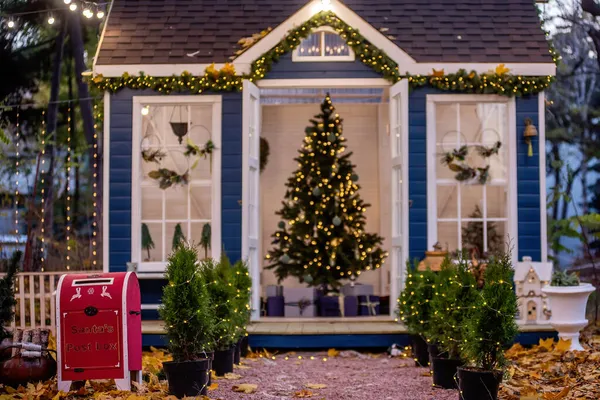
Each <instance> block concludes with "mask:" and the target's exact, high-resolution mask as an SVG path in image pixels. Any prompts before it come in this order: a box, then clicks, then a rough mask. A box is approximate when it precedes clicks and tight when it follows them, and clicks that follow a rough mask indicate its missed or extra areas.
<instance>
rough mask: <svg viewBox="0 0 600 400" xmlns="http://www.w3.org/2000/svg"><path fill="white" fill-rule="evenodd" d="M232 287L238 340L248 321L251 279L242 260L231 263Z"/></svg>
mask: <svg viewBox="0 0 600 400" xmlns="http://www.w3.org/2000/svg"><path fill="white" fill-rule="evenodd" d="M231 277H232V282H233V287H234V289H235V291H236V295H235V299H234V304H235V308H234V310H233V311H234V313H235V315H234V320H235V325H236V339H237V340H239V339H240V338H241V337H242V336H244V335H245V334H246V325H247V324H248V322H250V293H251V290H252V279H251V278H250V271H248V266H247V264H246V263H245V262H243V261H238V262H236V263H235V264H234V265H233V269H232V271H231Z"/></svg>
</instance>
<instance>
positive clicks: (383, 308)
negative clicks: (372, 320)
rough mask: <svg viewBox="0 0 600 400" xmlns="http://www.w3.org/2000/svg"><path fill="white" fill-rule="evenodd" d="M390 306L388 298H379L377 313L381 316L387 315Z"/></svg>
mask: <svg viewBox="0 0 600 400" xmlns="http://www.w3.org/2000/svg"><path fill="white" fill-rule="evenodd" d="M390 305H391V303H390V296H381V297H380V298H379V313H380V314H381V315H389V313H390Z"/></svg>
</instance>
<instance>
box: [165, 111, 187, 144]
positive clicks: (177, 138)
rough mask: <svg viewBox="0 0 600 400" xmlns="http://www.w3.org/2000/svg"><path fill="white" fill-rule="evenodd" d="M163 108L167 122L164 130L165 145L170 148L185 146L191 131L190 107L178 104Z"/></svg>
mask: <svg viewBox="0 0 600 400" xmlns="http://www.w3.org/2000/svg"><path fill="white" fill-rule="evenodd" d="M163 108H164V111H163V116H164V118H166V121H167V122H166V124H164V126H163V128H162V132H163V134H162V138H163V143H164V144H165V146H168V147H172V146H175V147H178V146H181V145H185V142H186V139H187V133H188V131H189V106H187V105H179V104H178V105H174V106H163Z"/></svg>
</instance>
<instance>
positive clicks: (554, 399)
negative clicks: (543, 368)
mask: <svg viewBox="0 0 600 400" xmlns="http://www.w3.org/2000/svg"><path fill="white" fill-rule="evenodd" d="M570 390H571V388H570V387H569V386H567V387H565V388H563V390H561V391H560V393H556V394H553V393H544V397H543V398H544V400H560V399H564V398H565V397H567V395H568V394H569V391H570Z"/></svg>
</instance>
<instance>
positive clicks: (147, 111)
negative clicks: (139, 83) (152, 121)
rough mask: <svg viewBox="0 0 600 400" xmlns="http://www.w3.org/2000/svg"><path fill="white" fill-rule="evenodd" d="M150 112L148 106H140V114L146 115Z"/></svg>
mask: <svg viewBox="0 0 600 400" xmlns="http://www.w3.org/2000/svg"><path fill="white" fill-rule="evenodd" d="M148 114H150V107H148V106H145V107H144V108H142V115H148Z"/></svg>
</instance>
